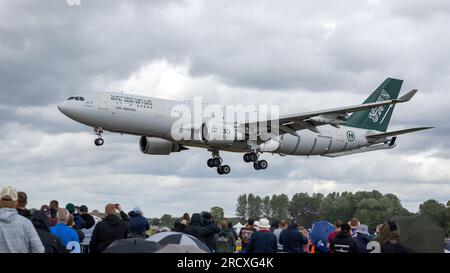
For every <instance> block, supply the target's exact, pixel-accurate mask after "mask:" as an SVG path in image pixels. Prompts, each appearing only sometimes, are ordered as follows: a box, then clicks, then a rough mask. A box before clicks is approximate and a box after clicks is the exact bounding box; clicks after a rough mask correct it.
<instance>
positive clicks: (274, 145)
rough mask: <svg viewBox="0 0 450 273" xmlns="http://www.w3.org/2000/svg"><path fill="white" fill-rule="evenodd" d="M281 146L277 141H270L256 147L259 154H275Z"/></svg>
mask: <svg viewBox="0 0 450 273" xmlns="http://www.w3.org/2000/svg"><path fill="white" fill-rule="evenodd" d="M280 146H281V142H280V141H278V140H274V139H270V140H268V141H266V142H264V143H262V144H261V145H259V146H258V150H259V151H260V152H275V151H276V150H278V149H279V148H280Z"/></svg>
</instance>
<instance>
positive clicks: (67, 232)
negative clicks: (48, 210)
mask: <svg viewBox="0 0 450 273" xmlns="http://www.w3.org/2000/svg"><path fill="white" fill-rule="evenodd" d="M69 215H70V213H69V211H68V210H67V209H59V210H58V212H57V213H56V218H57V219H58V223H57V224H56V225H55V226H53V227H51V228H50V232H51V233H52V234H54V235H55V236H56V237H58V238H59V239H60V240H61V241H62V242H63V244H64V246H65V247H67V244H68V243H69V242H78V243H79V242H80V239H79V238H78V234H77V232H76V231H75V230H73V229H71V228H69V227H68V226H67V222H68V221H69Z"/></svg>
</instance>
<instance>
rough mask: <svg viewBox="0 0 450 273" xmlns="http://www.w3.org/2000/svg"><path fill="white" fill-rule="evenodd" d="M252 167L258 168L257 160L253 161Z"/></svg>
mask: <svg viewBox="0 0 450 273" xmlns="http://www.w3.org/2000/svg"><path fill="white" fill-rule="evenodd" d="M253 168H255V170H259V169H260V168H259V164H258V161H255V162H253Z"/></svg>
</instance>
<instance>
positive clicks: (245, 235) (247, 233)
mask: <svg viewBox="0 0 450 273" xmlns="http://www.w3.org/2000/svg"><path fill="white" fill-rule="evenodd" d="M252 234H253V230H251V229H248V228H243V229H242V230H241V239H242V242H243V243H244V244H248V243H249V242H250V238H251V237H252Z"/></svg>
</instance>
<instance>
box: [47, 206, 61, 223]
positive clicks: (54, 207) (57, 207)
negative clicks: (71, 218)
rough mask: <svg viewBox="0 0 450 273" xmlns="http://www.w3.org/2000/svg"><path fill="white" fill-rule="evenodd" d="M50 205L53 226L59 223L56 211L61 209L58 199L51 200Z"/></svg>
mask: <svg viewBox="0 0 450 273" xmlns="http://www.w3.org/2000/svg"><path fill="white" fill-rule="evenodd" d="M49 207H50V224H51V226H54V225H56V224H57V223H58V219H57V218H56V213H57V212H58V210H59V203H58V201H57V200H52V201H50V204H49Z"/></svg>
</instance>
